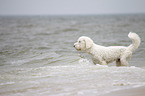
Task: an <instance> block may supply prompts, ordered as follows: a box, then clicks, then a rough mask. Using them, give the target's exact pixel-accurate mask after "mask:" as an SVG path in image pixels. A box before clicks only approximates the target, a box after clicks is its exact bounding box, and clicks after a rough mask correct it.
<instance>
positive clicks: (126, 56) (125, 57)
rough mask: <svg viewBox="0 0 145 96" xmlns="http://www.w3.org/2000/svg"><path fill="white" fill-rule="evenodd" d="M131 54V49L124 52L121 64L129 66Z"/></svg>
mask: <svg viewBox="0 0 145 96" xmlns="http://www.w3.org/2000/svg"><path fill="white" fill-rule="evenodd" d="M131 55H132V52H131V51H126V52H124V54H123V55H122V56H121V58H120V61H121V66H129V64H128V61H129V59H130V58H131Z"/></svg>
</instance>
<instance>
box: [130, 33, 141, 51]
mask: <svg viewBox="0 0 145 96" xmlns="http://www.w3.org/2000/svg"><path fill="white" fill-rule="evenodd" d="M128 37H129V38H130V39H131V40H132V44H131V45H129V46H128V49H129V50H130V51H134V50H135V49H137V48H138V47H139V45H140V37H139V36H138V35H137V34H136V33H133V32H130V33H129V34H128Z"/></svg>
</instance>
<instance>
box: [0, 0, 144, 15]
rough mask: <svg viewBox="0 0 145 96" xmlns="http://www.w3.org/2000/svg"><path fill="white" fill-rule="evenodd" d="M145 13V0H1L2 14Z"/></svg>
mask: <svg viewBox="0 0 145 96" xmlns="http://www.w3.org/2000/svg"><path fill="white" fill-rule="evenodd" d="M118 13H119V14H120V13H121V14H122V13H145V0H0V15H56V14H58V15H63V14H68V15H69V14H118Z"/></svg>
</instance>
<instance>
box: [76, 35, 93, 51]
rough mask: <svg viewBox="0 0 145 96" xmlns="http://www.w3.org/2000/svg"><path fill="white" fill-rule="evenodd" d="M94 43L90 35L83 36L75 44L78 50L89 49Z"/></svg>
mask: <svg viewBox="0 0 145 96" xmlns="http://www.w3.org/2000/svg"><path fill="white" fill-rule="evenodd" d="M92 45H93V40H91V39H90V38H89V37H86V36H82V37H80V38H79V39H78V41H77V42H76V43H75V44H74V47H75V49H76V50H78V51H85V50H87V49H90V48H91V47H92Z"/></svg>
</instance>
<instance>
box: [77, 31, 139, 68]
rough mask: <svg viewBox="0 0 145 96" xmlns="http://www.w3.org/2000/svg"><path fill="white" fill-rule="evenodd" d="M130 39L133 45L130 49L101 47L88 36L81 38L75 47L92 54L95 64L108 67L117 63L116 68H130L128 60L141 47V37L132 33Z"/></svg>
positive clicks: (129, 35)
mask: <svg viewBox="0 0 145 96" xmlns="http://www.w3.org/2000/svg"><path fill="white" fill-rule="evenodd" d="M128 37H129V38H130V39H131V40H132V44H131V45H130V46H128V47H125V46H109V47H104V46H100V45H97V44H95V43H94V42H93V40H92V39H90V38H89V37H86V36H82V37H80V38H79V39H78V41H77V42H76V43H75V44H74V47H75V49H77V50H78V51H86V52H87V53H88V54H90V55H91V57H92V60H93V63H94V64H102V65H107V64H108V63H112V62H113V61H116V66H128V60H129V59H130V58H131V56H132V52H133V51H134V50H135V49H137V48H138V46H139V45H140V37H139V36H138V35H137V34H136V33H133V32H130V33H129V34H128Z"/></svg>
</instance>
